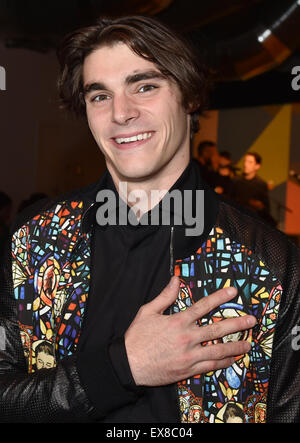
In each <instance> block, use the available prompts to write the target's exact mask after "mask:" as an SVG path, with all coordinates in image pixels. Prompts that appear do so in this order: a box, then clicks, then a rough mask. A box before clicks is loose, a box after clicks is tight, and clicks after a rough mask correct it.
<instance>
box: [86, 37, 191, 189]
mask: <svg viewBox="0 0 300 443" xmlns="http://www.w3.org/2000/svg"><path fill="white" fill-rule="evenodd" d="M83 81H84V90H85V101H86V112H87V119H88V123H89V127H90V129H91V132H92V134H93V136H94V138H95V140H96V142H97V144H98V146H99V147H100V149H101V151H102V152H103V154H104V156H105V159H106V164H107V167H108V169H109V171H110V173H111V175H112V178H113V180H114V181H115V183H116V182H118V181H128V182H132V183H137V182H139V183H141V182H144V183H147V182H148V183H151V186H152V187H153V185H154V184H155V185H156V186H157V188H162V187H167V188H169V187H170V186H171V185H172V184H173V183H174V182H175V181H176V180H177V178H178V177H179V176H180V175H181V173H182V172H183V170H184V169H185V168H186V166H187V164H188V162H189V141H190V140H189V124H190V117H189V114H188V113H187V111H186V110H185V109H184V108H183V106H182V103H181V101H182V100H181V94H180V91H179V88H178V86H177V85H176V84H175V82H173V81H172V80H171V79H170V78H167V77H164V76H163V75H162V74H161V72H160V71H159V70H158V68H157V67H156V66H155V64H153V63H152V62H150V61H148V60H145V59H143V58H142V57H139V56H138V55H137V54H135V53H134V52H133V51H132V50H131V49H130V48H128V46H127V45H125V44H124V43H116V44H114V45H113V46H103V47H100V48H99V49H96V50H95V51H93V52H92V53H91V54H89V55H88V56H87V57H86V59H85V61H84V65H83Z"/></svg>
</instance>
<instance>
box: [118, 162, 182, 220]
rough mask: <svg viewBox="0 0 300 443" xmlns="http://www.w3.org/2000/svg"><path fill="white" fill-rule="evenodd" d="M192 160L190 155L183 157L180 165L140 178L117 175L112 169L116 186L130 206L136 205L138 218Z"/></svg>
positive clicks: (153, 204)
mask: <svg viewBox="0 0 300 443" xmlns="http://www.w3.org/2000/svg"><path fill="white" fill-rule="evenodd" d="M189 161H190V157H189V155H187V156H185V158H182V159H181V161H180V166H179V165H173V164H172V165H170V164H167V165H166V166H164V167H162V168H161V169H160V170H159V171H158V172H157V173H156V174H154V175H151V176H150V177H143V178H141V179H139V180H135V179H129V180H128V178H126V177H123V178H122V177H119V176H117V175H116V174H115V173H114V171H110V173H111V176H112V179H113V182H114V184H115V187H116V189H117V191H118V193H119V195H120V197H121V198H122V200H124V201H125V202H126V203H127V205H128V206H129V207H134V209H135V210H136V211H135V212H136V216H137V218H140V217H142V215H143V214H144V213H146V212H147V211H150V210H151V209H152V208H154V206H156V205H157V204H158V203H159V202H160V201H161V200H162V199H163V197H164V196H165V195H166V193H167V192H168V191H169V189H170V188H172V186H173V185H174V183H176V181H177V180H178V179H179V177H180V176H181V175H182V173H183V171H184V170H185V169H186V167H187V166H188V164H189Z"/></svg>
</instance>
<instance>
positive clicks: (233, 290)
mask: <svg viewBox="0 0 300 443" xmlns="http://www.w3.org/2000/svg"><path fill="white" fill-rule="evenodd" d="M226 292H227V294H228V295H231V296H232V297H233V296H234V295H237V289H236V288H234V287H233V286H230V287H229V288H226Z"/></svg>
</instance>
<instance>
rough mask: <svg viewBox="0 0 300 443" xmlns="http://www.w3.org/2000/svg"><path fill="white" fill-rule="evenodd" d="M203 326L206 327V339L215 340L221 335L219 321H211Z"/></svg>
mask: <svg viewBox="0 0 300 443" xmlns="http://www.w3.org/2000/svg"><path fill="white" fill-rule="evenodd" d="M205 328H207V329H206V331H205V332H206V336H207V339H208V340H215V339H216V338H220V337H221V336H222V326H221V323H220V322H217V323H212V324H210V325H208V326H205Z"/></svg>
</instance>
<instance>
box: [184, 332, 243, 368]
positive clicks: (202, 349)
mask: <svg viewBox="0 0 300 443" xmlns="http://www.w3.org/2000/svg"><path fill="white" fill-rule="evenodd" d="M250 349H251V343H249V342H248V341H244V340H242V341H239V342H230V343H218V344H216V345H208V346H199V349H198V352H197V354H196V356H195V363H194V364H193V372H194V375H195V374H196V373H197V372H198V371H200V372H199V373H203V367H204V366H205V365H207V366H209V367H210V369H209V370H213V369H212V367H213V366H215V367H219V365H220V364H221V365H222V364H223V362H224V360H227V361H230V364H229V366H230V365H232V364H233V363H234V361H235V358H234V357H237V356H239V355H243V354H246V353H247V352H249V351H250ZM200 366H201V369H200ZM201 371H202V372H201ZM206 372H207V371H206Z"/></svg>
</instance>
